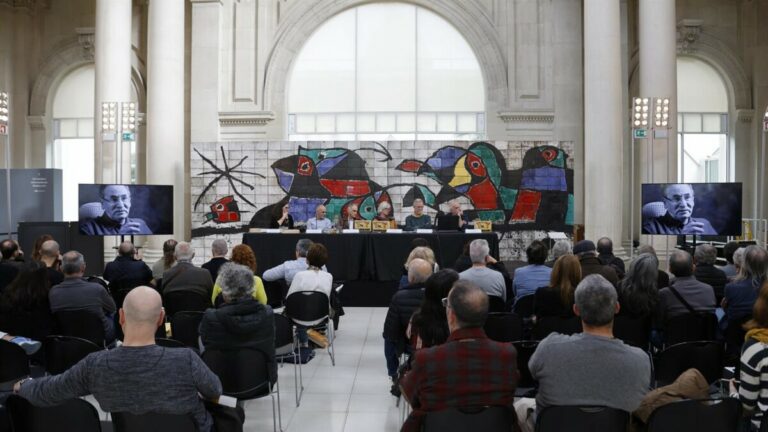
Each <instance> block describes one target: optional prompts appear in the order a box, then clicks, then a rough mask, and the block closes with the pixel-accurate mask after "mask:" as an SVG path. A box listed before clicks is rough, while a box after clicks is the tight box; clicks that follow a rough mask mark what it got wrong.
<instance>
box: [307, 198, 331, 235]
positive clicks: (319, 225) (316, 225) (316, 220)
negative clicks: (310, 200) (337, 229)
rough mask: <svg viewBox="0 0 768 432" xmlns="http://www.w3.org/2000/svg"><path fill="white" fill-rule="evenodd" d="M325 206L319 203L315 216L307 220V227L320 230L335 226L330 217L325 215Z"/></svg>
mask: <svg viewBox="0 0 768 432" xmlns="http://www.w3.org/2000/svg"><path fill="white" fill-rule="evenodd" d="M325 213H326V210H325V206H324V205H322V204H321V205H319V206H317V208H316V209H315V217H313V218H309V220H307V229H312V230H314V229H319V230H325V229H331V228H333V223H332V222H331V220H330V219H328V218H327V217H325Z"/></svg>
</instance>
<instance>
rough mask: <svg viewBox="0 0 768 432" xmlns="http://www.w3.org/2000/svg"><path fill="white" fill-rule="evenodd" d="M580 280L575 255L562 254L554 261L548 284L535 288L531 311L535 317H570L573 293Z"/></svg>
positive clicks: (579, 267) (579, 266)
mask: <svg viewBox="0 0 768 432" xmlns="http://www.w3.org/2000/svg"><path fill="white" fill-rule="evenodd" d="M580 281H581V264H580V263H579V259H578V258H577V257H576V256H575V255H563V256H561V257H560V258H558V259H557V261H555V265H554V266H553V267H552V275H551V276H550V278H549V285H548V286H546V287H542V288H539V289H537V290H536V293H535V294H534V296H535V297H534V303H533V313H534V315H536V317H542V316H560V317H572V316H574V315H573V302H574V300H573V293H574V291H576V285H578V284H579V282H580Z"/></svg>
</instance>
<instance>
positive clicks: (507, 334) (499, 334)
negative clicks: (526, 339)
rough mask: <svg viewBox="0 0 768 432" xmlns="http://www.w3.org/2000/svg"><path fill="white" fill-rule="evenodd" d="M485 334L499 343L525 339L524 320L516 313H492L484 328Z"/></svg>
mask: <svg viewBox="0 0 768 432" xmlns="http://www.w3.org/2000/svg"><path fill="white" fill-rule="evenodd" d="M483 329H484V330H485V334H486V335H487V336H488V337H489V338H491V339H493V340H495V341H497V342H512V341H516V340H521V339H522V338H523V318H522V317H520V315H518V314H516V313H514V312H491V313H489V314H488V317H487V318H486V320H485V326H483Z"/></svg>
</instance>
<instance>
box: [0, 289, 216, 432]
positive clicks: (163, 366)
mask: <svg viewBox="0 0 768 432" xmlns="http://www.w3.org/2000/svg"><path fill="white" fill-rule="evenodd" d="M164 319H165V313H164V311H163V308H162V303H161V300H160V295H159V294H158V293H157V291H155V290H154V289H152V288H149V287H146V286H141V287H137V288H135V289H133V290H131V292H129V293H128V295H127V296H126V297H125V301H124V303H123V307H122V308H121V309H120V325H121V326H122V327H123V332H124V333H125V339H124V341H123V345H122V346H120V347H118V348H115V349H111V350H103V351H98V352H95V353H92V354H89V355H88V356H87V357H86V358H84V359H83V360H81V361H80V362H79V363H77V364H76V365H74V366H73V367H72V368H70V369H69V370H67V371H66V372H64V373H63V374H61V375H55V376H46V377H42V378H35V379H32V378H26V379H24V380H22V381H19V382H17V383H16V384H15V385H14V388H13V390H14V392H16V393H18V394H19V395H21V396H22V397H23V398H25V399H27V400H29V401H30V402H31V403H32V404H33V405H36V406H53V405H58V404H61V403H63V402H65V401H67V400H69V399H72V398H76V397H81V396H85V395H89V394H92V395H93V396H94V397H95V398H96V400H97V401H98V402H99V405H100V406H101V409H102V410H103V411H107V412H130V413H134V414H143V413H146V412H156V413H162V414H190V415H192V416H193V417H194V419H195V422H196V423H197V426H198V429H199V430H200V431H204V432H209V431H213V430H214V429H213V419H212V417H211V415H210V414H209V413H208V412H207V411H206V409H205V406H204V404H203V401H202V400H201V399H200V397H198V394H200V396H202V397H203V398H205V399H209V400H215V399H217V398H218V397H219V396H220V395H221V382H220V381H219V378H218V377H217V376H216V375H215V374H214V373H213V372H211V371H210V369H208V366H206V365H205V363H203V361H202V360H201V359H200V357H199V356H198V355H197V354H195V352H194V351H192V350H190V349H187V348H174V349H166V348H163V347H160V346H157V345H155V330H157V327H158V326H160V325H163V322H164Z"/></svg>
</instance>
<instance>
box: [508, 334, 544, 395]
mask: <svg viewBox="0 0 768 432" xmlns="http://www.w3.org/2000/svg"><path fill="white" fill-rule="evenodd" d="M512 345H514V347H515V350H517V370H518V372H520V381H518V383H517V387H518V388H532V387H536V381H535V380H534V379H533V377H532V376H531V371H530V369H528V361H530V360H531V356H532V355H533V353H534V351H536V347H538V346H539V341H516V342H512Z"/></svg>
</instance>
